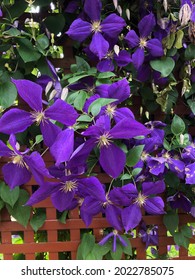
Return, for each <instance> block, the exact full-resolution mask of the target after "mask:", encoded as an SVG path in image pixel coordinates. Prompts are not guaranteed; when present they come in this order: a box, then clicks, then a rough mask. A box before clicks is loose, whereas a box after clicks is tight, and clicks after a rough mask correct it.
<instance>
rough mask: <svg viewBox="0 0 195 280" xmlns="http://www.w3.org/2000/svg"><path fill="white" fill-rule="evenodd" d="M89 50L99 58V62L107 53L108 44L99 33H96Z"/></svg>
mask: <svg viewBox="0 0 195 280" xmlns="http://www.w3.org/2000/svg"><path fill="white" fill-rule="evenodd" d="M89 49H90V51H91V52H92V53H93V54H95V55H96V56H97V57H98V58H99V60H101V59H102V58H103V57H105V56H106V54H107V52H108V49H109V43H108V42H107V41H106V40H105V39H104V37H103V36H102V34H101V33H100V32H97V33H95V34H94V35H93V37H92V41H91V43H90V46H89Z"/></svg>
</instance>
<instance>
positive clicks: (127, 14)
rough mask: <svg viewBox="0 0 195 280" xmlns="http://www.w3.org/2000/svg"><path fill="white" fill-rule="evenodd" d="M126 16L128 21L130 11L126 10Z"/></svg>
mask: <svg viewBox="0 0 195 280" xmlns="http://www.w3.org/2000/svg"><path fill="white" fill-rule="evenodd" d="M126 16H127V18H128V20H130V10H129V9H126Z"/></svg>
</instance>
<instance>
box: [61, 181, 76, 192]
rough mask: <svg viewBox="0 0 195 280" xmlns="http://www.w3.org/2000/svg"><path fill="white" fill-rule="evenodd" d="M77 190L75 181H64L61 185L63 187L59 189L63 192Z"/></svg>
mask: <svg viewBox="0 0 195 280" xmlns="http://www.w3.org/2000/svg"><path fill="white" fill-rule="evenodd" d="M76 188H77V181H66V182H65V183H63V186H62V187H61V188H60V190H61V191H63V192H66V193H67V192H72V191H74V190H75V189H76Z"/></svg>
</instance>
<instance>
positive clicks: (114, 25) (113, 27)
mask: <svg viewBox="0 0 195 280" xmlns="http://www.w3.org/2000/svg"><path fill="white" fill-rule="evenodd" d="M125 26H126V22H125V20H124V19H123V18H122V17H120V16H118V15H116V14H110V15H109V16H107V17H106V18H105V19H104V20H103V21H102V24H101V27H102V31H103V32H104V33H105V34H106V35H107V36H108V37H111V38H117V37H118V35H119V34H120V32H121V31H122V30H123V28H124V27H125Z"/></svg>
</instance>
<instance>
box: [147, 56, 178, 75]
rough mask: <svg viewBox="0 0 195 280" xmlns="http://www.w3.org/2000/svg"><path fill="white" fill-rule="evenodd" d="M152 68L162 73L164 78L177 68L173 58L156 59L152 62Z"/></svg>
mask: <svg viewBox="0 0 195 280" xmlns="http://www.w3.org/2000/svg"><path fill="white" fill-rule="evenodd" d="M150 65H151V67H152V68H153V69H154V70H156V71H158V72H160V73H161V75H162V77H167V76H169V74H171V72H172V71H173V68H174V67H175V61H174V60H173V59H172V58H171V57H164V58H162V59H155V60H151V61H150Z"/></svg>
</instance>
